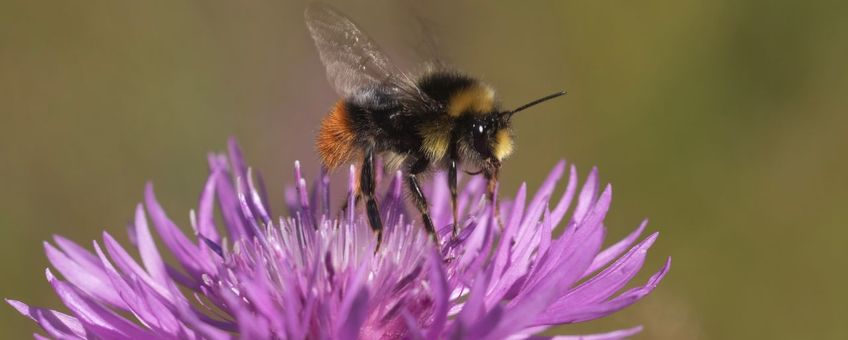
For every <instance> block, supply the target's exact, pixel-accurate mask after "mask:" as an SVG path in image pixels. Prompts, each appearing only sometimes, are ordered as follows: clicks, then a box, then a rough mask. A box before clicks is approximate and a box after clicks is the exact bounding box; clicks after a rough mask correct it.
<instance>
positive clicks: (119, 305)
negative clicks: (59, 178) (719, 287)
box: [7, 142, 670, 339]
mask: <svg viewBox="0 0 848 340" xmlns="http://www.w3.org/2000/svg"><path fill="white" fill-rule="evenodd" d="M209 167H210V169H211V174H210V176H209V179H208V180H207V181H206V185H205V187H204V189H203V192H202V194H201V197H200V202H199V206H198V208H197V210H196V211H192V212H191V214H190V225H191V227H192V229H193V231H194V236H193V237H189V236H186V234H185V233H184V232H183V231H182V230H181V229H180V228H179V227H178V226H177V224H176V223H175V222H173V220H171V219H170V218H169V217H168V215H167V214H166V213H165V211H164V210H163V209H162V207H161V206H160V204H159V202H158V201H157V199H156V195H155V194H154V191H153V186H152V185H148V186H147V188H146V191H145V195H144V196H145V197H144V203H143V204H139V205H138V207H137V208H136V214H135V221H134V223H133V224H132V226H131V228H130V229H129V236H130V237H129V239H130V242H131V243H132V244H133V246H134V247H135V248H137V249H138V255H139V256H138V257H134V256H133V255H131V254H130V253H129V252H128V250H127V249H126V248H124V247H123V246H121V244H119V243H118V241H116V240H115V238H114V237H112V235H110V234H109V233H108V232H103V240H102V242H97V241H94V242H93V243H92V246H93V250H94V251H93V252H92V251H89V250H87V249H85V248H84V247H82V246H79V245H77V244H76V243H74V242H71V241H69V240H67V239H65V238H62V237H60V236H56V237H55V238H54V243H48V242H45V243H44V247H45V251H46V253H47V257H48V259H49V260H50V263H51V264H52V266H53V268H54V269H55V271H57V272H58V273H59V274H61V276H62V277H63V278H64V279H60V278H59V277H57V276H56V275H54V273H53V270H51V269H47V271H46V275H47V280H48V281H50V284H51V285H52V286H53V289H54V290H55V291H56V293H57V294H58V295H59V297H60V298H61V299H62V301H63V302H64V304H65V305H66V306H67V308H68V309H69V310H70V314H65V313H62V312H59V311H55V310H51V309H45V308H38V307H32V306H29V305H26V304H24V303H22V302H19V301H15V300H7V301H8V302H9V303H10V304H11V305H12V306H13V307H15V308H16V309H17V310H18V311H20V312H21V313H22V314H24V315H26V316H28V317H30V318H31V319H33V320H35V321H36V322H37V323H38V324H39V325H40V326H41V327H42V328H43V329H44V331H45V332H46V333H47V334H48V335H49V336H50V337H53V338H58V339H81V338H103V339H149V338H161V339H200V338H203V339H227V338H233V337H242V338H246V339H269V338H280V339H282V338H285V339H304V338H309V339H325V338H333V339H354V338H363V339H394V338H406V339H436V338H439V339H442V338H467V339H502V338H507V337H510V338H528V337H532V336H533V335H534V334H537V333H539V332H541V331H543V330H545V329H547V328H549V327H551V326H554V325H561V324H570V323H578V322H583V321H587V320H592V319H597V318H601V317H604V316H606V315H609V314H612V313H614V312H616V311H618V310H620V309H622V308H625V307H627V306H629V305H631V304H633V303H635V302H636V301H638V300H639V299H641V298H642V297H644V296H645V295H647V294H648V293H650V292H651V290H653V289H654V287H656V285H657V284H658V283H659V282H660V281H661V280H662V278H663V276H664V275H665V273H666V272H667V271H668V269H669V265H670V259H669V260H668V261H667V262H666V264H665V265H664V266H663V267H662V268H661V269H660V270H659V271H658V272H657V273H656V274H654V275H653V276H651V277H650V278H649V279H648V281H647V282H645V283H644V284H642V285H638V286H635V287H633V288H629V289H626V290H623V288H624V287H625V285H627V284H628V282H629V281H630V280H631V279H632V278H633V277H634V276H635V275H636V274H637V272H638V271H639V270H640V268H641V267H642V264H643V262H644V260H645V256H646V253H647V250H648V248H650V247H651V245H652V244H653V242H654V241H655V240H656V237H657V234H656V233H654V234H651V235H650V236H648V237H646V238H644V239H643V240H641V241H640V242H637V239H638V238H639V236H640V234H641V233H642V231H643V230H644V228H645V223H644V222H643V223H642V225H640V226H639V227H638V228H637V229H636V230H635V231H633V232H632V233H631V234H630V235H628V236H627V237H626V238H624V239H623V240H620V241H618V242H616V243H614V244H612V245H611V246H609V247H607V248H603V249H602V247H601V244H602V242H603V238H604V233H605V228H604V225H603V220H604V216H605V215H606V213H607V210H608V208H609V205H610V200H611V189H610V186H609V185H607V186H606V187H603V188H602V187H601V186H599V183H598V176H597V171H596V170H594V169H593V170H592V172H591V173H590V174H589V176H588V178H587V179H586V181H585V182H584V183H583V185H582V187H581V188H580V189H579V190H578V180H577V174H576V171H575V168H574V167H573V166H571V167H570V169H569V173H568V180H567V184H566V188H565V190H564V192H563V193H562V194H558V195H556V196H554V192H555V189H556V186H557V183H558V182H559V180H560V179H561V177H562V176H563V175H564V174H565V170H566V166H565V162H560V163H559V164H557V165H556V167H555V168H554V169H553V171H552V172H551V173H550V175H548V178H547V179H546V180H545V181H544V182H543V183H542V186H541V187H540V188H539V189H538V190H537V191H536V193H535V195H533V196H532V198H530V202H529V204H528V203H527V198H528V197H527V196H528V194H527V187H526V185H523V186H522V187H521V188H520V189H519V190H518V193H517V194H516V195H515V196H514V197H512V198H510V199H508V200H507V199H503V202H502V203H501V209H500V210H501V212H502V213H503V216H502V221H503V229H502V230H501V227H500V225H499V223H497V219H496V218H495V217H494V214H493V213H492V210H493V209H492V206H491V204H489V203H488V202H487V200H486V199H485V195H484V185H483V183H482V181H481V180H479V179H478V178H471V179H470V180H468V181H467V183H466V184H465V185H464V186H463V189H462V190H461V193H460V195H459V208H460V211H461V217H462V218H461V227H460V230H461V231H460V233H459V236H458V237H457V238H456V239H453V240H451V239H450V232H451V227H450V223H451V221H452V216H451V209H450V203H449V195H448V192H447V186H446V185H444V181H445V179H444V176H443V175H442V174H436V175H435V176H433V178H432V179H431V180H430V183H431V184H429V185H428V187H427V189H428V190H427V193H428V197H429V198H430V202H431V213H432V217H433V221H434V222H435V224H436V225H437V226H441V227H442V228H441V230H440V233H441V239H442V240H443V243H444V244H442V246H441V247H440V248H438V249H437V247H435V246H434V245H433V243H432V241H430V239H429V238H428V237H427V235H426V233H425V232H424V231H423V228H422V227H420V226H419V225H417V223H413V222H411V221H410V219H409V216H415V215H414V214H412V215H411V214H410V212H409V211H407V207H406V201H405V199H404V194H403V190H402V183H403V181H402V180H401V175H400V173H397V174H395V175H394V178H393V179H392V180H391V183H390V184H388V187H386V188H385V194H384V196H383V199H382V200H380V204H381V208H382V210H381V211H382V213H383V220H384V225H385V226H386V231H385V240H384V244H383V246H382V248H381V249H380V251H379V252H378V253H376V254H375V253H374V247H375V245H376V241H375V237H374V234H373V233H372V231H371V230H370V229H369V226H368V223H367V221H366V220H365V218H364V216H362V214H359V213H357V212H355V211H354V209H350V208H348V209H347V210H345V211H339V213H338V216H336V215H337V214H336V212H337V211H334V210H332V209H331V208H330V204H329V202H330V201H331V199H330V195H329V179H328V176H327V175H322V176H320V177H319V178H318V180H316V181H315V184H314V185H313V186H312V193H311V195H310V194H307V192H308V190H307V182H306V180H305V179H304V178H303V176H302V175H301V172H300V167H299V166H298V165H296V166H295V178H296V180H297V184H296V187H295V188H294V190H291V191H290V192H288V193H287V203H288V206H289V211H290V212H291V216H290V217H284V218H280V219H279V220H275V219H273V218H272V216H273V215H272V213H271V210H270V209H269V206H268V204H267V199H266V195H265V191H264V188H263V185H262V184H261V183H262V182H261V177H260V176H254V175H253V174H252V173H251V170H249V169H248V168H247V167H246V165H245V162H244V159H243V157H242V155H241V152H240V150H239V149H238V146H237V145H236V144H235V142H231V143H230V145H229V155H228V157H227V156H224V155H211V156H210V157H209ZM350 177H351V180H350V182H349V183H351V184H350V185H349V189H348V194H347V200H348V202H349V203H350V204H349V205H348V206H349V207H353V206H354V204H352V200H353V198H352V197H353V196H352V195H351V192H352V188H353V183H355V181H353V180H352V179H353V178H354V169H353V168H351V170H350ZM254 178H256V179H257V180H256V181H254ZM552 198H555V199H552ZM336 209H338V208H336ZM216 210H217V213H216ZM151 226H152V228H153V229H154V230H155V232H156V234H158V235H159V236H158V237H159V239H161V241H162V243H164V245H165V247H164V248H163V249H167V251H169V252H170V253H171V255H172V257H173V258H174V259H175V261H173V264H171V263H169V262H166V261H164V260H163V257H162V254H161V253H160V249H159V248H158V247H157V245H156V243H155V242H154V240H153V232H151ZM560 230H561V232H560ZM554 235H559V236H554ZM634 244H635V245H634ZM137 258H139V259H140V261H138V260H137ZM622 290H623V291H622ZM639 330H640V327H636V328H631V329H625V330H619V331H614V332H610V333H605V334H596V335H592V336H588V337H584V338H583V339H615V338H623V337H627V336H629V335H632V334H635V333H637V332H638V331H639ZM35 336H36V337H37V338H41V337H42V336H41V335H38V334H36V335H35ZM536 338H538V337H536ZM560 338H564V339H571V338H572V337H560ZM575 338H576V337H575Z"/></svg>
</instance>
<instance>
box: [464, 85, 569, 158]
mask: <svg viewBox="0 0 848 340" xmlns="http://www.w3.org/2000/svg"><path fill="white" fill-rule="evenodd" d="M564 94H565V92H557V93H554V94H551V95H548V96H545V97H542V98H540V99H537V100H534V101H532V102H530V103H527V104H525V105H522V106H520V107H518V108H517V109H514V110H510V111H500V110H493V111H492V112H489V113H486V114H480V115H469V116H464V117H463V118H465V119H463V121H461V122H459V124H460V126H461V128H460V129H459V131H462V132H459V133H460V135H459V136H457V137H458V139H457V141H458V143H459V150H460V152H461V153H463V155H462V156H463V159H464V160H466V161H469V162H470V163H474V164H475V165H476V166H477V167H478V168H479V169H481V170H483V171H488V172H490V173H491V172H492V170H495V168H498V167H500V164H501V161H503V160H504V159H506V158H507V157H509V155H511V154H512V151H513V144H514V143H513V134H512V117H513V115H515V114H516V113H518V112H519V111H522V110H524V109H526V108H528V107H531V106H533V105H536V104H539V103H541V102H544V101H546V100H549V99H553V98H556V97H559V96H561V95H564Z"/></svg>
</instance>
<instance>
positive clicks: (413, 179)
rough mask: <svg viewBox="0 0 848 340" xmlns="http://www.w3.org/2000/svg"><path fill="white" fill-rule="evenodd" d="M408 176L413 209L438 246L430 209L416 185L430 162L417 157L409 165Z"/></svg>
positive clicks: (422, 192)
mask: <svg viewBox="0 0 848 340" xmlns="http://www.w3.org/2000/svg"><path fill="white" fill-rule="evenodd" d="M410 164H411V165H410V166H409V174H408V175H407V180H408V183H407V184H408V185H409V191H410V192H411V193H412V198H413V200H414V201H415V207H416V208H418V212H420V213H421V220H422V221H423V222H424V228H425V230H427V232H428V233H430V236H431V237H433V241H434V242H436V244H437V245H438V244H439V235H438V234H436V228H435V226H433V220H432V219H431V218H430V208H429V207H428V206H427V198H426V197H424V191H422V190H421V185H420V184H419V183H418V175H419V174H420V173H422V172H424V170H427V167H428V166H429V165H430V161H429V160H427V158H426V157H419V158H418V159H416V160H415V161H414V162H412V163H410Z"/></svg>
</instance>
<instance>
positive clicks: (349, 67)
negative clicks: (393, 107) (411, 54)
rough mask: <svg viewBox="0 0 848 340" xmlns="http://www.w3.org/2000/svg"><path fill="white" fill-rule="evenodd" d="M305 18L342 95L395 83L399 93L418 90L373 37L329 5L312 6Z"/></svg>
mask: <svg viewBox="0 0 848 340" xmlns="http://www.w3.org/2000/svg"><path fill="white" fill-rule="evenodd" d="M305 16H306V25H307V26H308V27H309V31H310V33H312V39H313V40H315V46H316V47H317V48H318V54H319V55H320V56H321V62H323V63H324V67H326V69H327V79H328V80H329V81H330V84H332V85H333V87H334V88H335V89H336V92H338V93H339V94H340V95H342V96H344V97H346V96H349V95H351V94H353V93H354V92H356V90H358V89H361V88H362V87H364V86H369V85H376V84H381V83H382V84H395V85H397V86H398V87H400V88H399V90H402V89H401V88H405V89H403V90H409V89H412V88H414V84H413V83H412V82H411V81H410V80H409V79H408V78H407V77H406V76H405V75H404V74H402V73H401V72H400V71H399V70H398V69H397V68H396V67H395V66H394V65H393V64H392V63H391V62H390V61H389V59H388V58H387V57H386V56H385V54H384V53H383V52H382V51H381V50H380V47H379V46H377V44H376V43H375V42H374V41H373V40H372V39H371V38H369V37H368V36H367V35H366V34H365V33H364V32H362V31H361V30H360V29H359V27H357V25H356V24H354V23H353V21H351V20H350V19H348V18H347V17H345V16H344V15H342V14H341V13H339V12H338V11H336V10H335V9H333V8H332V7H330V6H329V5H326V4H323V3H312V4H310V5H309V7H308V8H307V9H306V13H305Z"/></svg>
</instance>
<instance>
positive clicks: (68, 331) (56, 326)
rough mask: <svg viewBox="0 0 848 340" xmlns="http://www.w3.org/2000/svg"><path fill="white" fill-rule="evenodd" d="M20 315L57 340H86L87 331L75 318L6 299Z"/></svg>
mask: <svg viewBox="0 0 848 340" xmlns="http://www.w3.org/2000/svg"><path fill="white" fill-rule="evenodd" d="M6 302H8V303H9V304H10V305H12V307H14V308H15V309H16V310H18V312H19V313H21V314H23V315H24V316H27V317H29V318H30V319H32V320H33V321H35V322H38V324H39V325H40V326H41V327H42V328H44V330H45V331H47V333H48V334H50V336H52V337H55V338H61V337H76V338H80V339H83V338H85V329H84V328H83V326H82V324H81V323H80V322H79V320H77V319H76V318H75V317H72V316H70V315H67V314H65V313H61V312H57V311H54V310H51V309H45V308H38V307H31V306H29V305H27V304H25V303H23V302H20V301H16V300H10V299H6Z"/></svg>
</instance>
